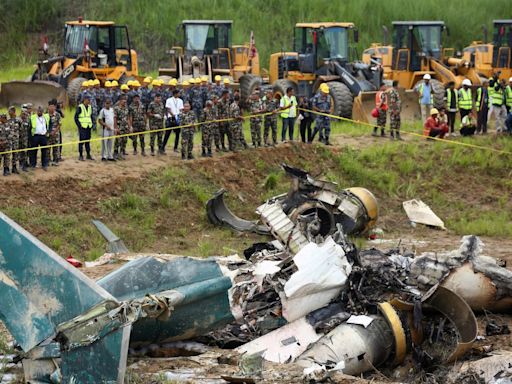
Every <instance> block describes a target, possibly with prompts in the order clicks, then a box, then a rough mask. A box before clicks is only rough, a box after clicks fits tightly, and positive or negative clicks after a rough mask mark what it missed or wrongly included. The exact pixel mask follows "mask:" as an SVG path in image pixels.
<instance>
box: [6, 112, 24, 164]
mask: <svg viewBox="0 0 512 384" xmlns="http://www.w3.org/2000/svg"><path fill="white" fill-rule="evenodd" d="M7 124H9V125H10V127H11V131H12V142H11V149H13V150H17V149H19V147H20V135H21V131H22V129H23V123H22V121H21V119H20V118H19V117H17V116H16V107H14V106H11V107H9V119H8V120H7ZM19 157H20V156H19V152H15V153H13V154H12V173H17V174H19V172H18V167H17V165H18V159H19Z"/></svg>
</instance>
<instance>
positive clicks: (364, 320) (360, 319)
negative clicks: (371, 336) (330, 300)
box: [347, 315, 373, 328]
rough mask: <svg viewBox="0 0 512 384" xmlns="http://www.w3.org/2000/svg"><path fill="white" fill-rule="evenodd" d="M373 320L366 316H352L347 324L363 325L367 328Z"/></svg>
mask: <svg viewBox="0 0 512 384" xmlns="http://www.w3.org/2000/svg"><path fill="white" fill-rule="evenodd" d="M372 321H373V318H372V317H369V316H365V315H352V316H350V317H349V319H348V320H347V324H356V325H362V326H363V327H365V328H368V326H369V325H370V324H371V323H372Z"/></svg>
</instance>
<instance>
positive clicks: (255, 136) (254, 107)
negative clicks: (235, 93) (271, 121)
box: [249, 89, 265, 148]
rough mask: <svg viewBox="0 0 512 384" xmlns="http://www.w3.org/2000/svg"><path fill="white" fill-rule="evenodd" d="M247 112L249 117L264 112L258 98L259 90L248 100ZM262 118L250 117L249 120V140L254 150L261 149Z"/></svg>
mask: <svg viewBox="0 0 512 384" xmlns="http://www.w3.org/2000/svg"><path fill="white" fill-rule="evenodd" d="M249 112H250V113H251V115H258V114H261V113H263V112H265V109H264V106H263V102H262V101H261V98H260V96H259V89H256V90H255V91H254V92H253V93H252V95H251V97H250V99H249ZM262 120H263V118H262V116H256V117H252V116H251V119H250V124H251V140H252V145H253V147H254V148H256V147H261V123H262Z"/></svg>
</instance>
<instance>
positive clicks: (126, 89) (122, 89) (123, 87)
mask: <svg viewBox="0 0 512 384" xmlns="http://www.w3.org/2000/svg"><path fill="white" fill-rule="evenodd" d="M129 89H130V87H128V84H123V85H121V91H128V90H129Z"/></svg>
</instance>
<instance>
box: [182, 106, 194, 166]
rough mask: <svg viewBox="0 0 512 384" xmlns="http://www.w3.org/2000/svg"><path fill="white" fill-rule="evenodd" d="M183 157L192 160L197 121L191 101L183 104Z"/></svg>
mask: <svg viewBox="0 0 512 384" xmlns="http://www.w3.org/2000/svg"><path fill="white" fill-rule="evenodd" d="M180 117H181V124H180V125H181V126H182V128H181V159H182V160H185V159H189V160H192V159H193V158H194V156H193V155H192V150H193V149H194V132H195V128H196V127H195V125H196V123H197V119H196V114H195V112H193V111H191V110H190V103H184V104H183V113H182V114H181V116H180Z"/></svg>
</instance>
